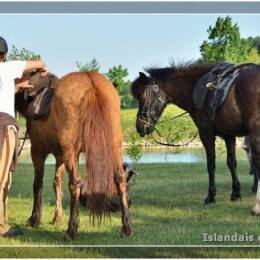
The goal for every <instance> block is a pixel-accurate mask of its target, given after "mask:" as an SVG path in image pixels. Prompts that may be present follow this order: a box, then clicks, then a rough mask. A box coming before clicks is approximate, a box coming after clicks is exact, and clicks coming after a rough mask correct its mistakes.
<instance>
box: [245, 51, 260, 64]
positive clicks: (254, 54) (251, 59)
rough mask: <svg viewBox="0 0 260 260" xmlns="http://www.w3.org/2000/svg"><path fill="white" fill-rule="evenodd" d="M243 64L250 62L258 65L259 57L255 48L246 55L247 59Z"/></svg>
mask: <svg viewBox="0 0 260 260" xmlns="http://www.w3.org/2000/svg"><path fill="white" fill-rule="evenodd" d="M245 62H248V63H250V62H252V63H256V64H258V63H260V55H259V53H258V50H257V49H256V48H252V49H251V50H250V51H249V53H248V57H247V59H246V60H245Z"/></svg>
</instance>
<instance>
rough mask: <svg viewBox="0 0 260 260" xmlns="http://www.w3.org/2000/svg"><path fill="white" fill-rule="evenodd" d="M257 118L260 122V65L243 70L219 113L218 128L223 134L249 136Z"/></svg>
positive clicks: (217, 118)
mask: <svg viewBox="0 0 260 260" xmlns="http://www.w3.org/2000/svg"><path fill="white" fill-rule="evenodd" d="M256 117H258V118H259V120H258V121H259V122H260V65H254V66H248V67H246V68H244V69H242V70H241V72H240V75H239V76H238V78H237V80H236V82H235V83H234V85H233V86H232V87H231V89H230V91H229V94H228V95H227V98H226V100H225V102H224V104H223V106H222V107H221V108H220V109H219V111H218V113H217V117H216V126H217V128H218V129H221V132H222V133H223V134H225V133H226V132H227V133H229V134H233V135H235V136H240V135H241V136H243V135H247V134H248V131H249V129H250V128H251V127H252V119H253V118H256ZM253 122H254V124H255V120H253ZM259 126H260V125H259Z"/></svg>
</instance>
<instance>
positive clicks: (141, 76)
mask: <svg viewBox="0 0 260 260" xmlns="http://www.w3.org/2000/svg"><path fill="white" fill-rule="evenodd" d="M139 77H140V78H146V79H147V78H148V77H147V75H146V74H144V73H143V72H141V71H140V72H139Z"/></svg>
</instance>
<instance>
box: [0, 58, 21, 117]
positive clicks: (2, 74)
mask: <svg viewBox="0 0 260 260" xmlns="http://www.w3.org/2000/svg"><path fill="white" fill-rule="evenodd" d="M25 66H26V61H7V62H0V112H4V113H7V114H9V115H11V116H13V117H14V94H15V83H14V80H15V79H16V78H21V77H22V75H23V72H24V69H25Z"/></svg>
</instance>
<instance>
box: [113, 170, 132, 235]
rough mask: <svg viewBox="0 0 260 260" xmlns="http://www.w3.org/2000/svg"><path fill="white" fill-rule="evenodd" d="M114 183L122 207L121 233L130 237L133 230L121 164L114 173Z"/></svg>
mask: <svg viewBox="0 0 260 260" xmlns="http://www.w3.org/2000/svg"><path fill="white" fill-rule="evenodd" d="M115 184H116V186H117V189H118V193H119V196H120V204H121V209H122V224H123V227H122V233H123V234H125V235H126V236H128V237H130V236H131V235H132V234H133V230H132V227H131V216H130V212H129V208H128V195H127V183H126V178H125V172H124V169H123V168H122V166H121V167H119V169H118V171H117V173H116V175H115Z"/></svg>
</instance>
